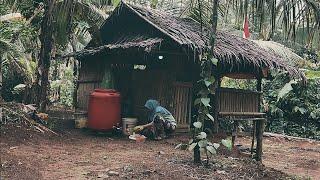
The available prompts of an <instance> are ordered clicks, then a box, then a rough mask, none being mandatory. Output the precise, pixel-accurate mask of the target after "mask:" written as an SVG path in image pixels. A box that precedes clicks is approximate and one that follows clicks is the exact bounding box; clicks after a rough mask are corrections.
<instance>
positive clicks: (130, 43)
mask: <svg viewBox="0 0 320 180" xmlns="http://www.w3.org/2000/svg"><path fill="white" fill-rule="evenodd" d="M162 41H163V39H161V38H147V37H140V36H139V37H131V38H128V37H125V38H122V39H119V41H117V42H115V43H113V44H106V45H103V46H99V47H95V48H89V49H84V50H82V51H80V52H75V53H71V54H68V55H66V56H63V58H67V57H76V58H77V57H83V56H92V55H96V54H99V53H108V52H111V51H112V50H113V49H117V50H119V49H120V50H121V49H123V50H128V49H135V50H143V51H145V52H150V51H151V50H152V49H153V48H156V47H160V45H161V42H162Z"/></svg>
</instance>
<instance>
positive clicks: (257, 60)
mask: <svg viewBox="0 0 320 180" xmlns="http://www.w3.org/2000/svg"><path fill="white" fill-rule="evenodd" d="M122 13H134V14H135V15H137V16H138V17H140V18H141V19H143V20H144V21H146V22H147V23H148V24H150V25H151V26H153V27H154V28H155V29H156V30H158V31H160V32H161V33H162V34H164V35H165V36H167V37H168V38H170V39H172V40H173V41H174V42H176V43H178V44H179V45H180V46H181V47H182V48H187V49H191V50H192V51H193V52H195V53H196V54H201V53H202V52H203V51H204V50H206V49H207V48H208V42H209V33H208V30H207V29H205V28H203V30H202V31H201V26H200V24H199V23H197V22H195V21H193V20H191V19H184V18H178V17H174V16H172V15H168V14H166V13H165V12H162V11H159V10H155V9H150V8H145V7H142V6H136V5H131V4H128V3H125V2H122V3H120V5H119V6H118V7H117V8H116V9H115V10H114V13H113V15H111V16H110V18H109V19H107V21H109V20H111V19H112V18H117V15H121V14H122ZM201 32H202V33H201ZM216 37H217V39H216V44H215V46H214V52H213V54H214V56H215V57H216V58H217V59H219V64H220V65H223V66H230V67H233V68H234V67H236V66H242V65H243V64H246V65H249V66H250V65H251V66H252V67H254V68H257V69H261V68H265V67H267V68H270V69H273V68H277V69H282V70H285V71H287V72H288V73H289V74H290V75H292V76H294V77H299V78H300V77H302V78H304V74H303V73H302V72H300V71H299V70H298V69H297V68H295V67H293V66H291V65H290V64H288V63H286V62H285V61H284V60H283V59H282V58H281V56H279V55H276V54H275V53H272V52H270V51H267V50H265V49H264V48H261V47H260V46H259V45H258V44H257V43H255V42H253V41H252V40H248V39H243V38H241V37H239V36H236V35H233V34H230V33H227V32H221V31H218V32H217V36H216ZM145 43H146V42H144V41H141V42H139V43H136V46H145V45H144V44H145ZM106 46H107V48H108V49H110V48H109V46H112V47H119V48H120V47H122V46H121V45H119V46H116V44H113V45H103V46H101V47H98V48H95V49H96V50H99V49H100V50H101V49H105V47H106Z"/></svg>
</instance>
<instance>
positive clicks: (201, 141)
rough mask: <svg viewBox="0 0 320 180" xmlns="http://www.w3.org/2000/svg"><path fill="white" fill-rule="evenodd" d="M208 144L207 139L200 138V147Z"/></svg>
mask: <svg viewBox="0 0 320 180" xmlns="http://www.w3.org/2000/svg"><path fill="white" fill-rule="evenodd" d="M207 144H208V141H207V140H206V139H203V140H200V141H199V142H198V146H199V147H200V148H202V147H206V146H207Z"/></svg>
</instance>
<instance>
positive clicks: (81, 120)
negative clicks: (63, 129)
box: [74, 111, 88, 129]
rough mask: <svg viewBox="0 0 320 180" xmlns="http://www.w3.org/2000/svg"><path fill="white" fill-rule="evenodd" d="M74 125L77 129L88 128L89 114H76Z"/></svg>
mask: <svg viewBox="0 0 320 180" xmlns="http://www.w3.org/2000/svg"><path fill="white" fill-rule="evenodd" d="M74 119H75V120H74V123H75V127H76V128H77V129H81V128H85V127H87V121H88V117H87V112H86V111H77V112H75V113H74Z"/></svg>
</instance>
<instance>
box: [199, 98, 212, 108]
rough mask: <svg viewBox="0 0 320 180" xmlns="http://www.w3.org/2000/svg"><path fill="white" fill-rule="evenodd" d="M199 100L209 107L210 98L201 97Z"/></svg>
mask: <svg viewBox="0 0 320 180" xmlns="http://www.w3.org/2000/svg"><path fill="white" fill-rule="evenodd" d="M201 102H202V104H203V105H205V106H206V107H211V106H210V104H209V103H210V98H201Z"/></svg>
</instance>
